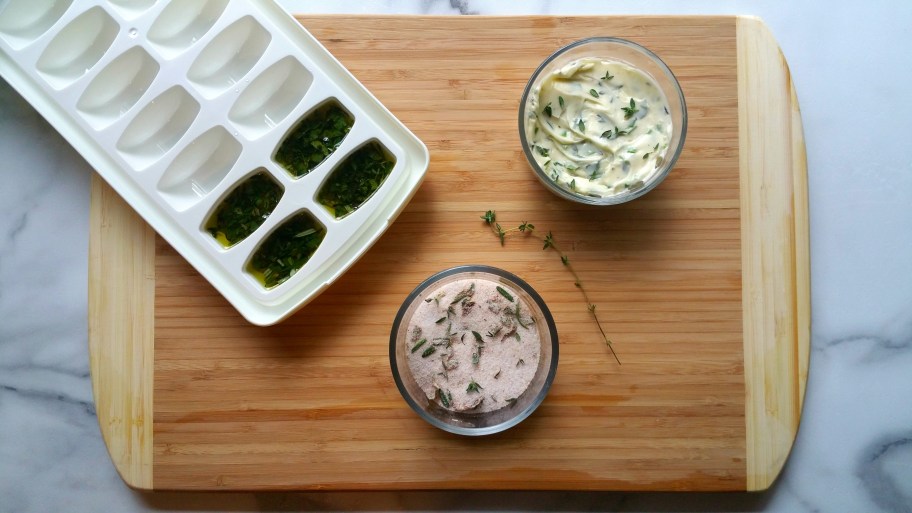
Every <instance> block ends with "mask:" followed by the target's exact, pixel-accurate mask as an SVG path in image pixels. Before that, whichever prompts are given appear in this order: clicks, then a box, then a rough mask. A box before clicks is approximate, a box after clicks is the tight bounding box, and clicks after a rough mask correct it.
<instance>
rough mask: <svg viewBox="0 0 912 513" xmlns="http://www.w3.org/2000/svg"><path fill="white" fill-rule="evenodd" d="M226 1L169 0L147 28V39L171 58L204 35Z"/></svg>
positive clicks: (220, 12)
mask: <svg viewBox="0 0 912 513" xmlns="http://www.w3.org/2000/svg"><path fill="white" fill-rule="evenodd" d="M227 5H228V0H171V1H170V2H168V4H167V7H165V9H164V10H163V11H162V12H161V13H160V14H159V15H158V18H156V19H155V22H153V23H152V27H150V28H149V35H148V39H149V42H150V43H152V45H153V46H154V47H155V48H156V49H157V50H158V51H159V52H161V54H162V56H164V57H165V58H166V59H173V58H175V57H177V56H178V55H180V54H182V53H183V52H184V51H186V50H187V49H189V48H190V47H191V46H193V44H194V43H196V42H197V41H199V40H200V39H201V38H202V37H203V36H205V35H206V33H207V32H209V29H211V28H212V26H213V25H215V22H216V21H218V19H219V17H221V16H222V13H223V12H225V7H226V6H227Z"/></svg>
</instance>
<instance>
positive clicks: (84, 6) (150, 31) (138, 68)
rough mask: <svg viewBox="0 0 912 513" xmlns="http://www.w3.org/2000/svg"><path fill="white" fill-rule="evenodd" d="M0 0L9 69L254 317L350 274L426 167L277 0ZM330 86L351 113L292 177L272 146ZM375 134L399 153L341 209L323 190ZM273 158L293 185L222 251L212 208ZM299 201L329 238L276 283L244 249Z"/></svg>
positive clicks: (413, 146)
mask: <svg viewBox="0 0 912 513" xmlns="http://www.w3.org/2000/svg"><path fill="white" fill-rule="evenodd" d="M0 9H2V10H0V74H2V75H3V77H4V78H5V79H6V80H7V81H9V82H10V84H11V85H13V87H15V88H16V89H17V90H18V91H19V92H20V93H21V94H22V95H23V96H24V97H25V98H26V99H27V100H28V101H29V102H30V103H31V104H32V105H33V106H35V108H36V109H37V110H38V111H39V112H40V113H41V114H42V115H43V116H44V117H45V118H47V119H48V121H49V122H50V123H51V124H52V125H54V127H55V128H56V129H57V130H58V131H59V132H60V133H61V134H62V135H63V136H64V137H65V138H66V139H67V140H68V141H69V142H70V144H72V145H73V146H74V147H75V148H76V149H77V150H78V151H79V152H80V153H81V154H82V155H83V156H84V157H85V158H86V160H88V162H89V163H90V164H91V165H92V166H94V167H95V169H96V170H97V171H98V172H99V173H100V174H101V175H102V176H103V177H104V178H105V180H107V182H108V183H109V184H111V186H112V187H113V188H114V189H115V190H116V191H117V192H118V193H119V194H120V195H121V196H122V197H123V198H124V199H125V200H126V201H127V202H128V203H129V204H130V205H131V206H132V207H133V208H134V209H135V210H136V211H137V212H138V213H139V214H140V215H142V217H143V218H144V219H145V220H146V221H147V222H148V223H149V224H150V225H151V226H152V227H153V228H154V229H155V230H156V231H157V232H158V233H159V234H160V235H161V236H162V237H164V238H165V239H166V240H167V241H168V242H169V243H170V244H171V245H172V246H173V247H174V248H175V249H176V250H177V251H178V252H180V253H181V255H183V256H184V258H186V259H187V261H189V262H190V263H191V264H192V265H193V266H194V267H195V268H196V269H197V270H198V271H199V272H200V273H201V274H202V275H203V276H204V277H205V278H206V279H208V280H209V282H210V283H212V285H213V286H215V288H216V289H218V291H219V292H220V293H221V294H222V295H224V296H225V298H227V299H228V301H230V302H231V304H232V305H234V307H235V308H237V310H238V311H239V312H240V313H241V314H242V315H243V316H244V317H245V318H247V320H249V321H250V322H252V323H254V324H259V325H269V324H273V323H276V322H278V321H280V320H282V319H283V318H285V317H286V316H288V315H289V314H291V313H292V312H293V311H295V310H296V309H297V308H299V307H301V306H302V305H304V304H305V303H307V302H308V301H309V300H311V299H313V298H314V297H316V296H317V295H318V294H319V293H320V292H321V291H323V290H324V289H325V288H326V287H327V286H328V285H329V284H330V283H332V282H333V281H334V280H335V279H337V278H338V277H339V276H340V275H341V274H342V273H343V272H345V270H346V269H348V268H349V267H350V266H351V265H352V264H354V263H355V261H357V259H358V258H359V257H360V256H361V255H362V254H363V253H364V252H365V251H367V249H368V248H369V247H370V246H371V245H372V244H373V243H374V242H375V241H376V240H377V239H378V238H379V237H380V235H381V234H382V233H383V232H384V231H385V230H386V228H387V227H388V226H389V224H390V223H391V222H392V221H393V220H394V219H395V218H396V216H397V215H398V214H399V212H400V211H401V210H402V209H403V208H404V207H405V205H406V204H407V202H408V200H409V199H410V198H411V196H412V195H413V194H414V192H415V191H416V190H417V188H418V186H419V185H420V183H421V181H422V180H423V178H424V174H425V172H426V171H427V166H428V160H429V158H428V151H427V148H426V147H425V146H424V144H423V143H422V142H421V141H420V140H419V139H418V138H416V137H415V136H414V134H412V133H411V132H410V131H409V130H408V129H407V128H406V127H405V126H403V125H402V123H401V122H399V121H398V120H397V119H396V118H395V117H393V115H392V114H390V112H389V111H388V110H387V109H386V108H384V107H383V105H382V104H380V102H379V101H377V99H376V98H375V97H374V96H373V95H371V94H370V93H369V92H368V91H367V90H366V89H365V88H364V86H362V85H361V84H360V83H359V82H358V81H357V80H356V79H355V78H354V77H353V76H352V75H351V74H350V73H349V72H348V71H347V70H346V69H345V68H344V67H343V66H342V65H341V64H340V63H339V62H338V61H337V60H336V59H335V58H334V57H333V56H332V55H331V54H330V53H329V52H328V51H327V50H326V49H325V48H323V46H322V45H320V43H319V42H318V41H317V40H316V39H315V38H314V37H313V36H311V35H310V34H309V33H308V32H307V31H306V30H304V29H303V28H302V27H301V26H300V25H299V24H298V23H297V22H296V21H295V20H294V19H293V18H292V17H291V16H289V15H288V14H287V13H286V12H284V11H283V10H282V9H281V8H279V7H278V6H277V5H276V4H274V3H273V2H272V1H271V0H257V1H253V0H250V1H246V0H173V1H171V2H167V1H154V0H116V1H115V0H112V1H109V2H100V1H83V0H57V1H54V0H7V1H6V2H4V1H3V0H0ZM332 99H335V101H337V102H338V103H339V104H341V105H342V106H343V107H344V108H345V109H346V110H347V111H348V112H349V113H350V114H351V115H352V116H353V117H354V126H353V127H352V129H351V132H350V133H349V134H348V135H347V136H346V138H345V139H344V141H343V142H342V144H341V146H340V147H339V148H338V149H337V150H336V151H335V152H333V153H332V154H331V155H330V156H329V157H328V158H327V159H326V160H325V161H324V162H323V163H322V164H320V165H319V166H318V167H317V168H316V169H315V170H313V171H312V172H310V174H308V175H306V176H304V177H302V178H299V179H294V178H292V177H291V176H290V175H289V174H288V173H287V172H286V171H285V170H284V169H282V168H281V167H280V166H279V165H277V164H276V162H275V161H274V159H273V155H274V154H275V152H276V150H277V148H278V147H279V145H280V144H281V143H282V141H283V140H284V138H285V136H286V135H287V134H288V132H289V131H290V130H291V129H292V128H294V126H295V125H297V123H298V122H299V121H300V120H302V119H303V118H305V117H306V116H307V114H309V113H310V112H311V111H312V110H314V109H315V108H316V107H319V106H320V105H322V104H323V103H324V102H326V101H328V100H332ZM371 141H376V142H378V143H379V144H381V145H382V146H383V147H385V148H386V150H387V151H388V152H389V153H390V154H391V155H393V156H394V157H395V159H396V163H395V166H394V168H393V170H392V172H391V173H390V175H389V176H388V177H387V179H386V181H385V182H384V183H383V184H382V185H381V186H380V188H379V189H378V190H377V192H375V193H374V195H373V196H372V197H371V198H370V199H369V200H368V201H367V202H365V203H364V204H363V205H362V206H361V207H360V208H358V209H357V210H356V211H354V212H353V213H351V214H349V215H348V216H346V217H344V218H342V219H335V218H334V216H333V215H332V214H331V213H330V212H328V211H327V209H325V208H324V207H323V206H322V205H320V204H319V203H318V202H317V201H316V195H317V191H319V189H320V186H321V184H322V183H323V182H324V180H325V179H326V178H327V177H328V176H329V175H330V174H331V172H332V171H333V170H334V168H335V167H336V166H337V165H338V164H339V163H340V162H342V161H343V160H344V158H345V157H346V156H348V155H350V154H351V153H352V152H354V151H355V150H357V149H358V148H360V147H361V146H363V145H364V144H366V143H369V142H371ZM263 170H265V171H266V172H268V173H269V174H270V175H271V176H272V177H273V178H274V179H275V180H276V181H277V182H278V183H279V184H281V186H282V187H283V188H284V194H283V196H282V199H281V201H280V202H279V204H278V206H277V207H276V209H275V210H274V211H273V212H272V214H271V215H270V216H269V217H268V219H267V220H266V221H265V222H264V223H263V225H262V226H260V227H259V228H258V229H257V230H256V231H255V232H254V233H253V234H251V235H250V236H248V237H247V238H246V239H244V240H243V241H242V242H240V243H238V244H236V245H234V246H232V247H231V248H228V249H226V248H223V247H222V246H221V245H220V244H219V243H218V242H217V241H216V240H215V239H214V238H213V237H212V236H211V235H210V234H209V233H208V232H207V231H206V229H205V223H206V221H207V219H208V218H209V216H210V215H211V213H212V212H213V210H214V209H215V208H216V207H217V206H218V204H219V203H220V201H221V200H222V199H224V198H225V196H226V195H227V194H228V193H230V192H231V190H233V188H234V187H235V186H236V185H238V184H240V183H241V182H243V181H244V180H245V179H246V178H248V177H250V176H252V175H253V174H256V173H258V172H262V171H263ZM301 211H307V212H309V213H310V214H311V215H312V217H313V218H314V219H316V220H317V221H318V222H319V223H320V224H322V225H323V226H324V227H325V228H326V237H325V239H324V240H323V242H322V244H321V245H320V247H319V248H318V249H317V251H316V252H315V253H314V255H313V256H312V257H311V258H310V260H309V261H308V262H307V264H305V265H304V266H303V267H302V268H301V269H300V270H299V271H298V272H297V273H295V274H294V275H293V276H292V277H291V278H290V279H288V280H287V281H286V282H284V283H282V284H280V285H278V286H276V287H274V288H272V289H267V288H265V287H264V286H263V285H262V284H261V283H260V282H258V281H257V280H256V279H255V278H254V277H253V276H252V275H250V274H249V273H248V271H247V270H246V267H247V262H249V259H250V258H251V256H252V254H253V253H254V251H255V250H256V249H257V248H258V247H259V245H260V243H261V242H263V241H264V240H265V239H266V237H268V235H269V234H270V233H271V232H272V231H273V230H274V229H275V228H277V227H278V226H280V225H281V224H282V222H284V221H286V220H288V219H289V218H290V217H291V216H293V215H295V214H297V213H298V212H301Z"/></svg>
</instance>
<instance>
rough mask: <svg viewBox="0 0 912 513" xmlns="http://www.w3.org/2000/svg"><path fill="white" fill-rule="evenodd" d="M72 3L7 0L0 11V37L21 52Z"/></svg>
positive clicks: (57, 0) (65, 0) (56, 0)
mask: <svg viewBox="0 0 912 513" xmlns="http://www.w3.org/2000/svg"><path fill="white" fill-rule="evenodd" d="M72 3H73V2H72V0H9V2H7V4H6V6H5V7H3V8H2V10H0V37H2V38H3V39H5V40H6V41H7V43H8V44H9V45H10V46H11V47H12V48H13V49H14V50H21V49H23V48H25V47H26V46H28V45H29V44H31V43H33V42H34V41H35V40H36V39H38V38H39V37H41V36H42V35H44V33H45V32H47V31H48V30H49V29H50V28H51V26H52V25H53V24H54V23H57V20H59V19H60V18H61V17H62V16H63V14H64V13H65V12H66V11H67V9H69V8H70V4H72Z"/></svg>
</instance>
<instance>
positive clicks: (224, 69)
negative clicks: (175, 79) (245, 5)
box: [187, 16, 272, 99]
mask: <svg viewBox="0 0 912 513" xmlns="http://www.w3.org/2000/svg"><path fill="white" fill-rule="evenodd" d="M271 39H272V36H271V35H270V34H269V32H267V31H266V29H264V28H263V26H262V25H260V24H259V23H258V22H257V21H256V20H255V19H254V18H253V17H252V16H244V17H243V18H241V19H239V20H237V21H235V22H234V23H232V24H231V25H230V26H229V27H228V28H226V29H225V30H223V31H222V32H221V33H219V34H218V35H217V36H215V38H213V39H212V41H210V42H209V44H208V45H206V48H205V49H203V51H202V52H200V54H199V55H198V56H197V57H196V60H195V61H193V64H192V65H191V66H190V71H189V72H188V73H187V78H188V79H189V80H190V82H192V83H193V85H195V86H196V87H197V89H199V90H200V92H201V93H202V95H203V96H204V97H206V98H208V99H211V98H215V97H216V96H218V95H220V94H222V93H223V92H225V91H226V90H228V89H229V88H231V87H232V86H234V84H235V83H237V82H238V81H240V80H241V79H242V78H243V77H244V76H245V75H246V74H247V72H249V71H250V70H251V69H252V68H253V66H254V65H255V64H256V63H257V62H258V61H259V60H260V58H261V57H262V56H263V54H264V53H265V52H266V47H267V46H269V41H270V40H271Z"/></svg>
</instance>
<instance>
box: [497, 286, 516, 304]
mask: <svg viewBox="0 0 912 513" xmlns="http://www.w3.org/2000/svg"><path fill="white" fill-rule="evenodd" d="M497 292H500V295H501V296H503V297H505V298H507V300H508V301H509V302H511V303H512V302H513V296H512V295H511V294H510V293H509V292H507V291H506V290H505V289H504V288H503V287H501V286H500V285H498V286H497Z"/></svg>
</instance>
